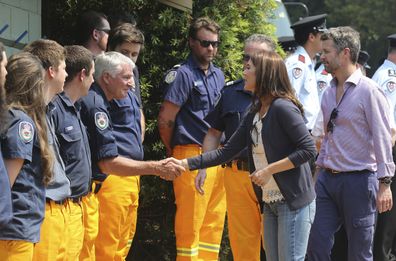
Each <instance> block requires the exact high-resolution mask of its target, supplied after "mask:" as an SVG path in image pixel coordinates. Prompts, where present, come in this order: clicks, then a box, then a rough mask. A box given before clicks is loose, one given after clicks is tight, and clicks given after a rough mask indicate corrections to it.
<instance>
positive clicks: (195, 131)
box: [164, 55, 224, 146]
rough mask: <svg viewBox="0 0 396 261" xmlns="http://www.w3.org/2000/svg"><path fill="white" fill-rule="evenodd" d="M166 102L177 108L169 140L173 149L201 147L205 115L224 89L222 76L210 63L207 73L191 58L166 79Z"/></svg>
mask: <svg viewBox="0 0 396 261" xmlns="http://www.w3.org/2000/svg"><path fill="white" fill-rule="evenodd" d="M165 82H166V83H167V84H168V85H167V86H166V93H165V98H164V99H165V100H166V101H169V102H171V103H173V104H175V105H177V106H179V107H180V111H179V113H178V114H177V116H176V122H175V127H174V132H173V137H172V146H175V145H183V144H199V145H202V142H203V139H204V137H205V135H206V132H207V131H208V129H209V124H208V123H207V122H206V121H205V120H204V118H205V116H206V115H207V114H208V113H209V112H210V111H211V110H212V109H213V108H214V104H215V102H216V100H217V99H218V98H219V96H220V91H221V89H222V88H223V86H224V74H223V72H222V71H221V70H220V69H219V68H217V67H215V66H214V65H213V64H212V63H211V64H210V65H209V68H208V71H207V74H206V75H205V73H204V71H203V70H201V69H200V68H199V66H198V64H197V63H196V61H195V60H194V58H193V56H192V55H190V56H189V57H188V59H187V60H186V62H185V63H183V64H182V65H181V66H180V67H178V68H177V69H175V70H171V71H170V72H169V73H168V74H167V76H166V78H165Z"/></svg>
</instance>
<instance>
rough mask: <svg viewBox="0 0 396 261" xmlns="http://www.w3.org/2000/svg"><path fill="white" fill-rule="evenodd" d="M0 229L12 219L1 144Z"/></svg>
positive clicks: (8, 182) (9, 193) (9, 191)
mask: <svg viewBox="0 0 396 261" xmlns="http://www.w3.org/2000/svg"><path fill="white" fill-rule="evenodd" d="M0 191H1V193H0V229H1V228H2V227H3V225H5V224H7V223H8V221H10V219H11V217H12V204H11V189H10V180H9V178H8V174H7V170H6V168H5V166H4V161H3V154H2V153H1V143H0Z"/></svg>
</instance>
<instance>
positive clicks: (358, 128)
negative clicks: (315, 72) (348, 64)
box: [316, 70, 395, 178]
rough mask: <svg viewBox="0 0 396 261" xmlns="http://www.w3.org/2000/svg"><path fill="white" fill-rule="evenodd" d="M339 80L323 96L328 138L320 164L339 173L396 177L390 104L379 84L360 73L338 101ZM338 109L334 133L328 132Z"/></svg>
mask: <svg viewBox="0 0 396 261" xmlns="http://www.w3.org/2000/svg"><path fill="white" fill-rule="evenodd" d="M336 85H337V79H336V78H334V79H333V80H332V81H331V82H330V88H327V89H326V90H325V92H324V94H323V97H322V105H321V108H322V111H323V117H324V118H323V119H324V128H325V136H324V139H323V142H322V146H321V149H320V153H319V157H318V159H317V161H316V164H317V165H318V166H320V167H323V168H330V169H334V170H337V171H358V170H365V169H367V170H370V171H376V172H377V177H378V178H380V177H385V176H393V173H394V171H395V164H394V163H393V159H392V142H391V123H390V115H389V105H388V102H387V100H386V98H385V96H384V94H383V93H382V92H381V91H380V89H379V88H378V85H377V84H376V83H375V82H374V81H372V80H371V79H369V78H367V77H365V76H363V74H362V73H361V71H360V70H356V71H355V72H354V73H353V74H352V75H351V76H350V77H349V78H348V79H347V80H346V81H345V83H344V86H343V88H344V97H343V98H342V99H340V100H341V102H339V103H338V104H337V102H336ZM334 108H337V109H338V115H337V117H336V119H335V121H334V124H335V126H334V128H333V132H327V130H326V125H327V123H328V122H329V119H330V115H331V112H332V110H333V109H334Z"/></svg>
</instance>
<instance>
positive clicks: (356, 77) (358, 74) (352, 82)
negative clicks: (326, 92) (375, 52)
mask: <svg viewBox="0 0 396 261" xmlns="http://www.w3.org/2000/svg"><path fill="white" fill-rule="evenodd" d="M362 77H363V73H362V71H361V70H358V69H357V70H356V71H355V72H354V73H352V74H351V75H350V76H349V77H348V79H346V81H345V84H344V89H345V88H348V86H356V85H357V84H358V83H359V81H360V79H361V78H362ZM346 83H348V84H346ZM330 86H331V87H332V88H336V87H337V78H336V77H334V78H333V79H332V80H331V81H330Z"/></svg>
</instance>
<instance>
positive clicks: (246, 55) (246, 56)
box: [242, 54, 250, 62]
mask: <svg viewBox="0 0 396 261" xmlns="http://www.w3.org/2000/svg"><path fill="white" fill-rule="evenodd" d="M242 59H243V61H244V62H248V61H249V60H250V55H248V54H244V55H243V56H242Z"/></svg>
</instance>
